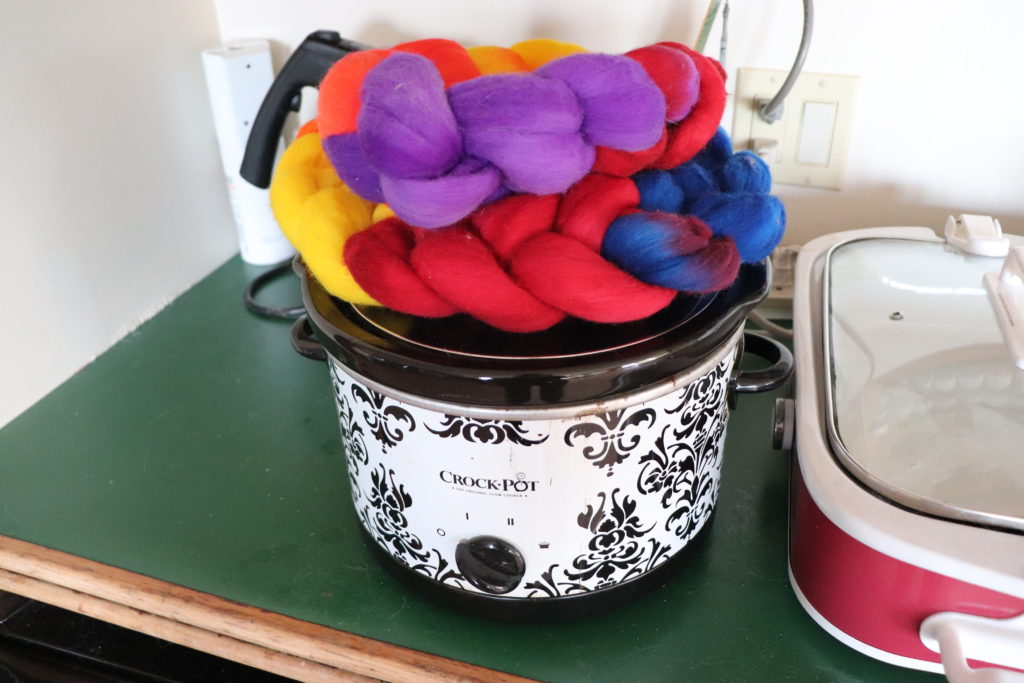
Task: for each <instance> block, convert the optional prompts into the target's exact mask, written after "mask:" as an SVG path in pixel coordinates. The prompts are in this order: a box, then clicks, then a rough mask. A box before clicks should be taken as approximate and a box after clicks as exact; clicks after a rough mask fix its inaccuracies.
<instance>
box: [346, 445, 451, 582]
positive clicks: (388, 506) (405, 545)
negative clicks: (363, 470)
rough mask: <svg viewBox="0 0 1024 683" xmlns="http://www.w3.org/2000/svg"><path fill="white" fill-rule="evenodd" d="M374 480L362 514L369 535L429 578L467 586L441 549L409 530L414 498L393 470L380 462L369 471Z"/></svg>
mask: <svg viewBox="0 0 1024 683" xmlns="http://www.w3.org/2000/svg"><path fill="white" fill-rule="evenodd" d="M370 481H371V482H372V484H371V487H370V491H369V492H367V494H366V495H367V500H366V503H367V504H366V505H364V506H362V507H361V508H360V517H361V519H362V522H363V528H365V529H366V530H367V531H368V532H369V533H370V536H372V537H373V540H375V541H376V542H377V543H378V544H379V545H380V546H381V547H382V548H384V549H385V550H386V551H388V553H390V554H391V556H392V557H394V558H395V559H397V560H398V561H399V562H401V563H402V564H404V565H406V566H407V567H409V568H410V569H412V570H413V571H416V572H419V573H420V574H423V575H424V576H427V577H428V578H431V579H434V580H435V581H440V582H442V583H448V584H451V585H454V586H457V587H459V588H465V587H466V586H465V584H464V581H465V579H463V577H462V575H461V574H459V572H458V571H456V570H455V569H453V568H451V567H450V565H449V563H448V561H447V560H445V559H444V557H443V555H442V554H441V552H440V551H438V550H437V549H435V548H430V549H428V548H426V547H425V546H424V544H423V541H422V540H421V539H420V538H419V537H418V536H417V535H416V534H414V533H412V532H411V531H410V530H409V520H408V518H407V517H406V514H407V511H408V510H409V508H411V507H412V504H413V497H412V495H411V494H410V493H409V491H407V490H406V487H405V486H404V485H403V484H401V483H399V482H398V481H397V480H396V478H395V472H394V470H391V469H387V468H385V467H384V465H378V466H377V467H376V468H375V469H374V470H373V471H372V472H371V473H370Z"/></svg>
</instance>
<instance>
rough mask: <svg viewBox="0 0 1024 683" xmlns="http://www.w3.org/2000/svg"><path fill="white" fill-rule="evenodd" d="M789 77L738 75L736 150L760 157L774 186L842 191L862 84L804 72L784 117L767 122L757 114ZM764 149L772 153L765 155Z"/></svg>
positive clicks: (853, 79)
mask: <svg viewBox="0 0 1024 683" xmlns="http://www.w3.org/2000/svg"><path fill="white" fill-rule="evenodd" d="M787 75H788V72H786V71H776V70H771V69H747V68H743V69H740V70H739V73H738V78H737V79H736V94H735V100H734V104H733V112H734V113H733V127H732V142H733V146H734V147H735V148H736V149H737V150H740V149H750V150H754V151H757V152H759V153H760V154H761V157H762V158H763V159H765V160H766V161H767V162H768V165H769V167H770V168H771V171H772V180H773V181H774V182H776V183H781V184H784V185H803V186H805V187H821V188H828V189H834V190H838V189H840V188H841V187H842V184H843V175H844V173H845V171H846V159H847V156H848V154H849V147H850V130H851V129H852V127H853V110H854V100H855V97H856V92H857V82H858V80H859V79H858V78H857V77H856V76H837V75H834V74H816V73H802V74H800V76H799V77H798V78H797V80H796V83H795V84H794V86H793V89H792V90H790V92H789V95H788V96H787V97H786V99H785V101H784V103H783V112H782V118H780V119H779V120H777V121H775V122H773V123H768V122H767V121H764V120H763V119H761V118H760V117H759V116H758V114H757V110H758V108H759V107H760V105H761V103H763V102H765V101H767V100H768V99H769V98H771V97H773V96H774V95H775V93H777V92H778V91H779V88H780V87H781V86H782V83H783V82H784V81H785V80H786V76H787ZM773 143H775V144H773ZM765 149H771V150H772V153H771V154H764V153H762V151H763V150H765Z"/></svg>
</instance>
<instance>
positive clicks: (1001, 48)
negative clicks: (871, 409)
mask: <svg viewBox="0 0 1024 683" xmlns="http://www.w3.org/2000/svg"><path fill="white" fill-rule="evenodd" d="M216 6H217V12H218V15H219V18H220V26H221V32H222V35H223V37H224V38H225V39H233V38H249V37H264V38H270V39H272V40H274V41H276V50H277V52H276V57H277V59H278V60H283V58H284V57H286V56H287V54H288V52H289V51H290V50H291V49H292V48H294V46H295V45H297V44H298V43H299V42H300V41H301V39H302V38H303V36H305V35H306V34H307V33H309V32H310V31H313V30H315V29H320V28H329V29H335V30H338V31H340V32H341V33H342V35H343V36H345V37H348V38H354V39H356V40H361V41H364V42H368V43H371V44H374V45H381V46H386V45H391V44H394V43H396V42H399V41H402V40H409V39H414V38H424V37H447V38H453V39H455V40H458V41H460V42H463V43H465V44H494V45H508V44H511V43H514V42H517V41H519V40H523V39H525V38H532V37H550V38H557V39H561V40H568V41H573V42H577V43H580V44H582V45H584V46H585V47H587V48H589V49H592V50H605V51H622V50H626V49H629V48H631V47H635V46H638V45H643V44H646V43H650V42H654V41H656V40H666V39H668V40H678V41H681V42H684V43H687V44H693V42H694V41H695V39H696V35H697V31H698V28H699V25H700V21H701V19H702V18H703V14H704V9H705V6H706V2H705V1H704V0H690V1H685V0H633V1H632V2H628V3H627V2H622V1H621V0H493V1H492V2H479V0H435V1H434V2H422V1H421V0H377V1H376V2H372V3H370V2H361V1H360V2H357V1H355V0H293V1H292V2H288V3H280V2H275V1H274V0H216ZM731 10H732V11H731V15H730V25H729V53H728V55H727V58H726V66H727V67H728V69H729V71H730V73H731V74H732V77H731V80H735V78H734V77H735V68H736V67H738V66H752V67H763V68H775V69H788V68H789V66H790V64H791V63H792V61H793V56H794V55H795V54H796V49H797V45H798V43H799V38H800V30H801V15H802V4H801V2H800V0H732V2H731ZM816 14H817V18H816V22H815V30H814V40H813V43H812V47H811V52H810V55H809V56H808V59H807V62H806V64H805V68H806V70H808V71H817V72H824V73H843V74H853V75H858V76H860V77H861V83H860V94H859V104H858V107H857V113H856V115H855V117H854V131H853V142H852V149H851V155H850V160H849V167H848V170H847V175H846V185H845V187H844V188H843V190H841V191H838V192H836V191H830V190H815V189H808V188H798V187H787V186H781V185H780V186H776V188H775V192H776V193H777V194H778V195H780V196H781V197H782V198H783V200H784V201H785V203H786V207H787V210H788V212H789V231H788V233H787V239H786V241H787V242H790V243H801V242H805V241H807V240H808V239H810V238H811V237H813V236H814V235H817V234H822V233H826V232H832V231H835V230H841V229H847V228H854V227H865V226H878V225H896V224H903V225H906V224H917V225H929V226H932V227H935V228H941V227H942V225H943V223H944V222H945V217H946V215H948V214H949V213H952V212H954V211H955V212H958V213H959V212H967V213H988V214H993V215H996V216H997V217H999V218H1000V219H1001V220H1002V223H1003V226H1004V228H1006V229H1008V230H1010V231H1012V232H1017V233H1024V154H1022V150H1024V125H1021V124H1020V119H1021V112H1024V89H1021V88H1019V87H1017V85H1016V84H1017V83H1018V82H1019V81H1020V70H1021V67H1022V66H1024V58H1022V53H1021V49H1020V47H1019V44H1020V37H1019V32H1020V28H1019V27H1020V26H1022V25H1024V2H1020V0H975V1H974V2H963V1H962V0H899V1H898V2H894V1H893V0H857V1H856V2H852V1H851V0H817V2H816ZM717 36H718V30H717V29H716V31H715V33H714V34H713V37H712V40H711V41H710V42H709V45H708V48H707V50H706V52H708V53H709V54H712V55H714V56H717V54H718V43H717ZM727 124H730V125H727V128H731V123H730V122H727Z"/></svg>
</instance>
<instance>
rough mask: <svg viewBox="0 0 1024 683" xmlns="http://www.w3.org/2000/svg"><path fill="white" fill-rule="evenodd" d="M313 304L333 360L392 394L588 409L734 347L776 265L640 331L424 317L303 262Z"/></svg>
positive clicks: (678, 302) (744, 271)
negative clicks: (333, 286) (344, 295)
mask: <svg viewBox="0 0 1024 683" xmlns="http://www.w3.org/2000/svg"><path fill="white" fill-rule="evenodd" d="M295 270H296V272H297V273H298V274H299V276H300V277H301V279H302V293H303V302H304V304H305V307H306V311H307V314H308V315H309V319H310V322H311V324H312V327H313V329H314V331H315V332H316V334H317V337H318V338H319V339H320V341H321V342H322V343H323V344H324V346H325V348H326V349H327V351H328V353H329V354H330V355H331V356H333V357H334V358H335V359H336V360H338V361H339V362H340V363H341V364H342V365H344V366H345V367H347V368H348V369H349V370H351V371H353V372H354V373H356V374H358V375H361V376H362V377H365V378H367V379H369V380H372V381H373V382H376V383H378V384H380V385H382V386H383V387H388V388H392V389H395V390H398V391H401V392H404V393H409V394H414V395H417V396H422V397H424V398H428V399H432V400H438V401H447V402H452V403H458V404H460V405H471V406H486V407H527V406H545V405H552V404H556V403H557V404H566V403H584V402H591V401H596V400H601V399H605V398H609V397H611V396H614V395H618V394H622V393H626V392H629V391H633V390H636V389H640V388H643V387H646V386H650V385H652V384H655V383H657V382H659V381H662V380H666V379H669V378H670V377H674V376H676V375H678V374H680V373H682V372H684V371H685V370H686V369H687V368H689V367H691V366H693V365H695V364H698V363H700V362H701V361H702V360H704V359H705V358H706V357H707V356H708V355H710V354H711V353H713V352H714V351H715V350H717V349H718V348H719V347H720V346H721V345H722V344H723V343H724V342H726V341H727V340H728V339H729V338H730V336H731V335H732V333H733V332H734V331H735V330H736V329H737V327H738V326H739V325H741V324H742V322H743V320H744V319H745V317H746V314H747V312H748V311H749V310H750V309H751V308H753V307H754V306H756V305H757V304H758V303H759V302H760V301H762V300H763V299H764V297H765V296H767V294H768V291H769V287H770V272H769V266H768V262H767V260H766V261H764V262H761V263H757V264H747V265H744V266H742V268H741V270H740V274H739V277H738V278H737V279H736V281H735V282H734V283H733V284H732V286H731V287H729V288H728V289H725V290H723V291H721V292H715V293H712V294H704V295H695V296H687V295H682V294H680V295H679V296H677V297H676V298H675V299H674V300H673V302H672V303H671V304H670V305H669V306H668V307H666V308H665V309H663V310H662V311H659V312H658V313H657V314H655V315H653V316H650V317H648V318H645V319H643V320H638V321H635V322H631V323H623V324H601V323H591V322H588V321H585V320H579V319H576V318H567V319H566V320H563V321H562V322H560V323H558V324H557V325H555V326H553V327H551V328H549V329H547V330H543V331H541V332H532V333H527V334H521V333H510V332H502V331H500V330H497V329H495V328H493V327H491V326H489V325H486V324H484V323H482V322H480V321H478V320H475V319H473V318H471V317H469V316H467V315H455V316H451V317H448V318H439V319H429V318H417V317H414V316H410V315H405V314H402V313H397V312H395V311H392V310H389V309H385V308H380V307H369V306H355V305H353V304H350V303H347V302H344V301H340V300H338V299H336V298H334V297H332V296H331V295H329V294H328V293H327V292H326V291H325V290H324V289H323V288H322V287H321V286H320V285H319V283H318V282H317V281H316V280H315V279H314V278H313V277H312V275H310V274H309V272H308V271H307V269H306V268H305V266H304V265H303V264H302V263H301V261H298V260H296V263H295Z"/></svg>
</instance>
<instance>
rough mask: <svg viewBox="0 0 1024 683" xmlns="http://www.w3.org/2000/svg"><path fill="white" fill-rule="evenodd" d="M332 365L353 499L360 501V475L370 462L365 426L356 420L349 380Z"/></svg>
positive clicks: (333, 382)
mask: <svg viewBox="0 0 1024 683" xmlns="http://www.w3.org/2000/svg"><path fill="white" fill-rule="evenodd" d="M330 367H331V386H332V387H333V388H334V401H335V405H336V406H337V412H338V425H339V426H340V428H341V443H342V445H343V446H344V449H345V459H346V462H347V463H348V467H347V470H348V478H349V482H351V485H352V499H353V500H356V501H358V500H359V497H360V496H361V495H362V492H361V491H360V490H359V482H358V477H359V473H360V472H361V471H362V468H363V466H365V465H366V464H368V463H369V461H370V460H369V454H368V453H367V450H366V443H365V442H364V441H363V427H362V425H361V424H359V422H358V421H357V420H356V414H355V411H354V410H353V409H352V404H351V402H350V401H349V396H348V380H347V379H346V378H345V377H344V376H343V375H342V374H341V373H340V372H338V370H337V368H335V366H334V364H333V363H332V364H330Z"/></svg>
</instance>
